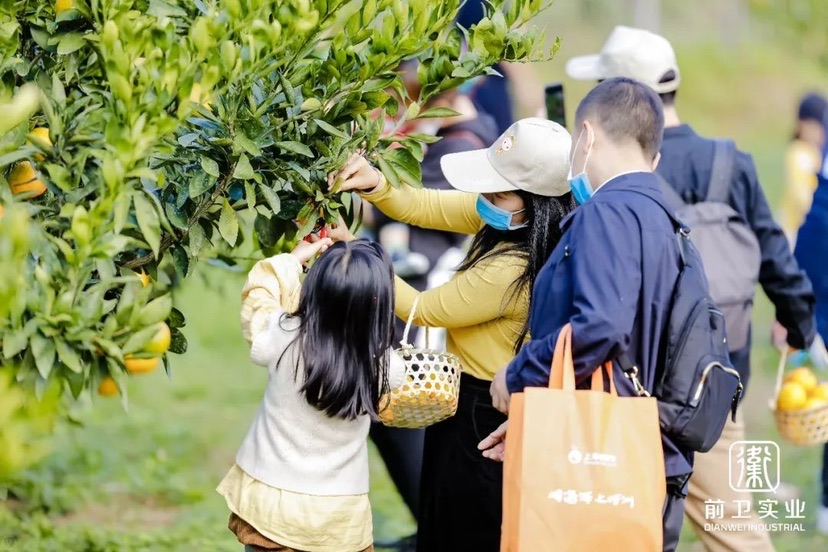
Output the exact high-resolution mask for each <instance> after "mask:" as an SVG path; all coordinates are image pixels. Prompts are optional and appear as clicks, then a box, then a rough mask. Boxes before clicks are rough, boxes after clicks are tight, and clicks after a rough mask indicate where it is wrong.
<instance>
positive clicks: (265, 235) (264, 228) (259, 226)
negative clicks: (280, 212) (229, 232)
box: [253, 215, 281, 247]
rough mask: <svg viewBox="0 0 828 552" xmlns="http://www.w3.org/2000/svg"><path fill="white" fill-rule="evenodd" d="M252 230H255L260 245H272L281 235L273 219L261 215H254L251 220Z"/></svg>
mask: <svg viewBox="0 0 828 552" xmlns="http://www.w3.org/2000/svg"><path fill="white" fill-rule="evenodd" d="M253 230H254V231H255V232H256V236H257V237H258V238H259V243H260V244H261V245H262V247H273V246H274V245H276V242H278V241H279V238H280V237H281V235H280V233H279V232H278V229H277V228H276V225H275V224H274V223H273V220H271V219H269V218H267V217H265V216H263V215H256V219H255V220H254V221H253Z"/></svg>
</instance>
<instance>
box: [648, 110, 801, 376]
mask: <svg viewBox="0 0 828 552" xmlns="http://www.w3.org/2000/svg"><path fill="white" fill-rule="evenodd" d="M713 148H714V142H713V141H712V140H709V139H707V138H703V137H701V136H699V135H698V134H696V133H695V132H694V131H693V129H692V128H690V126H689V125H680V126H677V127H671V128H666V129H664V141H663V143H662V145H661V161H660V162H659V164H658V173H659V174H660V175H661V176H662V177H664V179H665V180H666V181H667V182H669V183H670V184H671V185H672V186H673V188H674V189H675V190H676V191H677V192H678V193H679V195H680V196H682V197H683V198H684V200H685V201H687V202H688V203H696V202H698V201H703V200H704V198H705V197H707V188H708V184H709V183H710V173H711V170H712V167H713ZM729 204H730V206H731V207H732V208H733V210H734V211H736V212H737V213H739V215H741V217H742V218H743V219H744V220H745V222H746V223H747V224H748V226H750V228H751V230H753V233H754V234H755V235H756V238H757V239H758V240H759V247H760V249H761V250H762V264H761V266H760V268H759V284H760V285H761V286H762V289H764V290H765V293H766V294H767V296H768V298H769V299H770V300H771V302H772V303H773V304H774V306H775V307H776V319H777V320H779V323H780V324H782V325H783V326H784V327H785V329H787V330H788V343H789V344H790V345H791V346H792V347H796V348H798V349H802V348H805V347H807V346H809V345H810V344H811V342H812V341H813V339H814V332H815V329H814V295H813V291H812V289H811V284H810V282H809V281H808V278H807V277H806V276H805V274H804V273H803V271H802V270H800V268H799V265H798V264H797V262H796V260H795V259H794V257H793V254H792V253H791V248H790V245H789V244H788V240H787V238H786V237H785V234H784V233H783V232H782V230H781V229H780V228H779V225H778V224H776V221H774V220H773V214H772V213H771V209H770V206H768V200H767V199H766V198H765V193H764V192H763V191H762V186H760V184H759V178H758V177H757V175H756V167H755V166H754V164H753V159H752V158H751V156H750V155H748V154H746V153H744V152H741V151H740V152H737V154H736V159H735V162H734V169H733V183H732V185H731V187H730V202H729ZM691 230H692V229H691ZM730 357H731V358H730V360H731V362H733V366H734V368H736V369H737V370H738V371H739V374H740V375H741V377H742V383H744V384H745V385H747V381H748V379H749V377H750V343H748V345H747V346H746V347H745V348H744V349H742V350H740V351H735V352H733V353H731V355H730Z"/></svg>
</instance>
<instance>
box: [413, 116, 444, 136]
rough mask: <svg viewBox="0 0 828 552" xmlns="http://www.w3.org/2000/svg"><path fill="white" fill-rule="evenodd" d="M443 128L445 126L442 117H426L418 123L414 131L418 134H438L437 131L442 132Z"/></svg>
mask: <svg viewBox="0 0 828 552" xmlns="http://www.w3.org/2000/svg"><path fill="white" fill-rule="evenodd" d="M441 128H443V120H442V119H426V120H424V121H422V122H419V123H417V126H416V127H414V131H415V132H417V133H418V134H426V135H428V136H437V133H438V132H440V129H441Z"/></svg>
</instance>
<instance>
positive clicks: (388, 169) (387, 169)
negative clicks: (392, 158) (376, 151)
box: [377, 157, 402, 188]
mask: <svg viewBox="0 0 828 552" xmlns="http://www.w3.org/2000/svg"><path fill="white" fill-rule="evenodd" d="M377 164H378V165H379V168H380V170H381V171H382V174H383V175H384V176H385V178H387V179H388V182H389V183H390V184H391V185H392V186H394V187H395V188H399V187H400V186H401V185H402V183H401V182H400V177H399V175H398V174H397V171H396V170H394V167H392V166H391V164H390V163H389V162H388V161H386V160H385V159H384V158H382V157H380V158H378V159H377Z"/></svg>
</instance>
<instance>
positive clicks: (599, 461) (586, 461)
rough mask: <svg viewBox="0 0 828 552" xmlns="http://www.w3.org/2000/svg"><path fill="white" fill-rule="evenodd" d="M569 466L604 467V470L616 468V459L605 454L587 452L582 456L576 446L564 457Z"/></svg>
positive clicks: (612, 455)
mask: <svg viewBox="0 0 828 552" xmlns="http://www.w3.org/2000/svg"><path fill="white" fill-rule="evenodd" d="M566 458H567V460H569V463H570V464H581V465H583V466H604V467H606V468H617V467H618V457H617V456H616V455H614V454H608V453H606V452H587V453H586V454H584V453H583V452H581V451H580V449H579V448H578V447H576V446H573V447H572V450H570V451H569V454H568V455H567V456H566Z"/></svg>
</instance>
